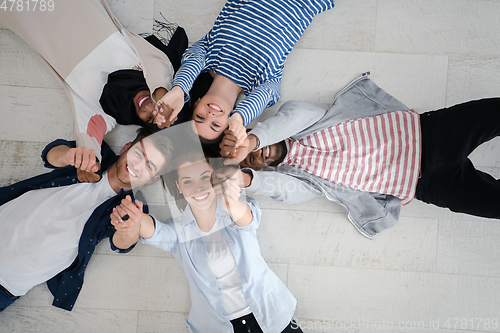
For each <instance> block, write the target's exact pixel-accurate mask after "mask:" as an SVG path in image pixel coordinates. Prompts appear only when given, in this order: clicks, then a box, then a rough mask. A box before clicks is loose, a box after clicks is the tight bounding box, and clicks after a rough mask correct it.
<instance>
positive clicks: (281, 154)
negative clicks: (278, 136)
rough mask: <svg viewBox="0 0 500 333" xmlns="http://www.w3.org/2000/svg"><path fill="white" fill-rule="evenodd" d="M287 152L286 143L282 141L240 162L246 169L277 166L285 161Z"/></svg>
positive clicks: (255, 152)
mask: <svg viewBox="0 0 500 333" xmlns="http://www.w3.org/2000/svg"><path fill="white" fill-rule="evenodd" d="M286 152H287V151H286V145H285V142H284V141H281V142H279V143H275V144H272V145H269V146H265V147H264V148H261V149H259V150H257V151H253V152H251V153H250V154H248V155H247V157H245V159H244V160H243V161H241V162H240V166H241V167H246V168H263V167H266V166H268V165H274V166H275V165H278V164H280V163H281V162H282V161H283V159H284V158H285V156H286Z"/></svg>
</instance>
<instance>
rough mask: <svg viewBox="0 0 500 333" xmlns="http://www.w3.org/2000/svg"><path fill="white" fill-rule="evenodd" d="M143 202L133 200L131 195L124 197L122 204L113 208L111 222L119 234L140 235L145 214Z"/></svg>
mask: <svg viewBox="0 0 500 333" xmlns="http://www.w3.org/2000/svg"><path fill="white" fill-rule="evenodd" d="M142 207H143V203H142V202H141V201H139V200H135V202H133V201H132V198H131V197H130V195H127V196H126V197H125V199H122V201H121V204H120V205H119V206H116V207H115V208H113V212H112V213H111V215H110V217H111V224H112V225H113V226H114V227H115V229H116V232H117V233H119V234H123V235H125V234H129V233H130V234H134V235H139V232H140V229H141V220H142V217H143V215H144V213H143V212H142Z"/></svg>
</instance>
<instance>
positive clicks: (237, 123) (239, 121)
mask: <svg viewBox="0 0 500 333" xmlns="http://www.w3.org/2000/svg"><path fill="white" fill-rule="evenodd" d="M227 123H228V125H229V129H230V130H231V131H232V132H233V133H234V135H235V136H236V138H237V139H238V140H237V141H236V147H239V146H241V145H242V144H243V141H244V140H245V138H246V137H247V130H246V128H245V126H243V117H242V116H241V115H240V114H239V113H237V112H235V113H233V115H232V116H231V117H229V118H228V120H227Z"/></svg>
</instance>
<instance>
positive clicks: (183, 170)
mask: <svg viewBox="0 0 500 333" xmlns="http://www.w3.org/2000/svg"><path fill="white" fill-rule="evenodd" d="M189 166H192V167H189ZM197 168H199V169H198V170H196V169H197ZM203 168H205V169H206V168H210V166H209V164H208V161H207V159H206V158H205V156H204V154H203V153H202V152H200V151H193V150H192V151H186V152H184V153H183V154H180V155H179V156H177V157H176V158H175V159H174V161H173V162H172V171H170V172H169V173H168V174H167V175H166V176H165V177H164V180H165V184H166V186H167V188H168V190H169V192H170V194H171V195H172V196H173V197H174V198H175V202H176V205H177V208H179V210H180V211H184V209H185V208H186V205H187V204H188V203H190V202H189V201H190V196H191V194H192V193H195V192H194V191H195V190H196V188H195V187H198V188H199V189H200V190H201V191H203V190H205V189H207V188H208V184H207V183H206V180H207V178H206V174H205V171H207V170H208V169H206V170H202V169H203ZM198 171H200V172H198ZM197 174H198V176H199V177H197ZM190 175H191V178H194V181H193V182H192V183H191V185H188V184H186V182H185V181H183V180H185V179H186V176H188V177H189V176H190ZM210 175H211V169H210ZM210 175H209V176H210ZM200 183H201V184H202V185H200ZM208 183H209V184H210V177H208ZM210 187H211V185H210ZM193 188H195V189H194V190H193ZM212 190H213V189H212ZM186 196H187V197H188V200H186ZM208 197H210V196H208ZM209 199H210V198H209ZM205 201H207V200H205Z"/></svg>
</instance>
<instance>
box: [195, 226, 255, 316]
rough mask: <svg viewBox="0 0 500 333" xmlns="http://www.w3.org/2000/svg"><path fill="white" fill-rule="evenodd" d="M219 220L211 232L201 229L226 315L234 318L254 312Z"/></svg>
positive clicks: (209, 263)
mask: <svg viewBox="0 0 500 333" xmlns="http://www.w3.org/2000/svg"><path fill="white" fill-rule="evenodd" d="M220 229H221V228H220V227H219V226H218V220H217V221H216V222H215V224H214V226H213V227H212V229H211V230H210V231H209V232H203V231H201V230H200V231H201V234H202V235H203V238H204V239H205V244H206V246H207V257H208V265H209V266H210V270H211V271H212V273H214V275H215V278H216V279H217V285H218V287H219V290H220V291H221V292H222V301H223V303H224V310H225V312H226V313H225V316H226V317H227V319H229V320H233V319H236V318H239V317H242V316H244V315H247V314H249V313H251V312H252V310H250V307H249V306H248V303H247V301H246V300H245V296H244V295H243V289H242V285H241V278H240V273H239V272H238V266H236V261H235V260H234V256H233V254H232V253H231V250H229V248H228V247H227V244H226V241H225V240H224V237H223V236H222V234H221V232H220Z"/></svg>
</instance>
